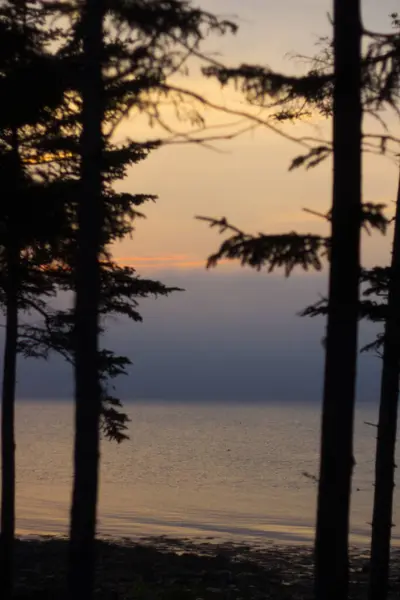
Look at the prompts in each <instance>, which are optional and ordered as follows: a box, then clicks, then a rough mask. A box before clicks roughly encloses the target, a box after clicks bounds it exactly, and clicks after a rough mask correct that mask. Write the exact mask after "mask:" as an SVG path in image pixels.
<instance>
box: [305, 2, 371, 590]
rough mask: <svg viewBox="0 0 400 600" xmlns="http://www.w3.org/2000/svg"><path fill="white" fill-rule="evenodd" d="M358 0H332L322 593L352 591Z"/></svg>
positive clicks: (318, 543)
mask: <svg viewBox="0 0 400 600" xmlns="http://www.w3.org/2000/svg"><path fill="white" fill-rule="evenodd" d="M361 34H362V32H361V17H360V0H351V1H349V0H334V66H335V87H334V99H333V102H334V111H333V113H334V114H333V163H334V166H333V202H332V233H331V235H332V241H331V263H330V275H329V307H328V323H327V336H326V358H325V379H324V395H323V408H322V431H321V457H320V474H319V489H318V509H317V527H316V540H315V593H316V597H317V599H318V600H345V599H347V595H348V534H349V511H350V497H351V477H352V467H353V462H354V459H353V421H354V404H355V383H356V365H357V332H358V300H359V276H360V223H361V128H362V107H361V97H360V96H361V76H360V63H361Z"/></svg>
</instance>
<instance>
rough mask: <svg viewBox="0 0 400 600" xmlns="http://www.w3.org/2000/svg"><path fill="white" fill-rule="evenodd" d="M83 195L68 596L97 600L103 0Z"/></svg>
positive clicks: (88, 99)
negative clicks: (94, 589) (94, 595)
mask: <svg viewBox="0 0 400 600" xmlns="http://www.w3.org/2000/svg"><path fill="white" fill-rule="evenodd" d="M82 11H83V13H82V26H83V27H82V29H83V69H82V84H81V93H82V104H83V106H82V136H81V193H80V199H79V209H78V223H79V228H78V249H77V264H76V300H75V448H74V484H73V497H72V508H71V524H70V551H69V569H68V597H69V598H70V600H79V599H82V600H83V599H84V600H90V599H91V598H92V597H93V584H94V571H95V535H96V510H97V495H98V470H99V429H100V407H101V390H100V384H99V377H98V331H99V322H98V321H99V315H98V307H99V296H100V275H99V268H100V267H99V251H100V238H101V228H102V150H103V140H102V121H103V98H102V97H103V81H102V43H103V2H102V0H86V2H85V3H84V6H83V8H82Z"/></svg>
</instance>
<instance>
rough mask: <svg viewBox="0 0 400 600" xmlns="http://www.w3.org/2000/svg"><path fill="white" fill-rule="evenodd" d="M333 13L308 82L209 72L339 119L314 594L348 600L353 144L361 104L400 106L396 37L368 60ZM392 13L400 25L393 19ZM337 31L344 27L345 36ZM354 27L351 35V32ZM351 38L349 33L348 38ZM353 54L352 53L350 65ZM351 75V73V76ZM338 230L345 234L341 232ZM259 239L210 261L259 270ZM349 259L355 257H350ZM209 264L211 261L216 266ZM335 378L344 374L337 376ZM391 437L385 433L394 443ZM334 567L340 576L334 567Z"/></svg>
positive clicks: (286, 111)
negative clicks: (237, 260) (236, 260)
mask: <svg viewBox="0 0 400 600" xmlns="http://www.w3.org/2000/svg"><path fill="white" fill-rule="evenodd" d="M334 6H335V18H334V31H335V35H334V41H333V44H328V47H327V48H326V49H325V51H324V54H323V56H322V58H321V57H319V58H318V60H317V61H315V66H314V68H313V69H312V70H311V71H310V72H309V73H308V74H307V75H306V76H304V77H285V76H282V75H279V74H277V73H274V72H272V71H271V70H269V69H266V68H262V67H254V66H249V65H242V66H241V67H240V68H238V69H227V68H224V67H221V66H220V65H213V66H212V67H209V68H208V69H206V74H207V75H211V76H217V77H218V78H219V80H220V81H221V82H222V83H223V84H226V83H227V82H229V81H231V80H234V81H235V82H238V81H239V82H241V87H242V89H243V91H244V92H245V94H246V96H247V98H248V100H249V101H250V102H251V103H252V104H255V105H257V106H266V100H267V99H268V98H269V99H272V101H271V102H270V104H269V108H277V107H281V108H279V110H278V112H277V113H276V115H275V116H276V118H277V119H278V120H279V121H285V120H288V119H290V120H292V119H297V118H299V117H302V116H304V115H309V114H310V105H311V109H315V108H317V109H318V110H319V111H320V112H321V113H322V114H324V115H330V114H331V113H332V112H333V115H334V145H333V151H334V200H333V210H332V214H331V220H332V239H331V241H330V244H329V250H330V257H331V260H332V263H331V277H330V299H329V304H328V307H329V308H328V307H327V313H326V314H327V315H328V335H327V340H326V349H327V355H326V371H325V389H324V408H323V413H324V415H323V426H322V445H321V448H322V452H321V477H320V479H319V503H318V519H317V521H318V523H317V535H316V590H317V596H318V597H320V598H329V597H340V598H341V597H343V598H344V597H346V589H347V581H348V570H347V562H348V557H347V550H346V552H345V550H344V548H345V545H346V546H347V537H348V510H349V498H350V480H351V465H352V462H353V459H352V456H351V445H352V428H353V425H352V423H353V407H354V382H355V365H356V358H355V357H356V351H355V348H356V312H355V310H356V309H355V307H356V300H355V298H356V295H357V293H358V292H357V293H356V290H357V288H358V275H357V273H358V272H359V265H358V262H359V258H358V256H359V233H358V234H357V236H356V229H357V227H358V228H359V221H358V225H357V212H358V211H359V207H358V208H357V206H356V204H359V202H360V199H359V198H360V173H361V171H360V158H359V152H358V150H357V145H358V144H361V102H362V106H363V108H364V110H365V111H366V112H368V113H371V114H373V115H374V116H378V117H379V115H378V113H379V110H380V109H381V108H382V106H383V105H384V104H388V105H389V106H391V107H392V108H395V109H396V108H397V104H396V103H397V101H398V91H399V88H398V80H399V60H398V56H399V40H398V36H396V35H392V34H389V35H380V34H374V33H371V32H366V31H364V32H363V33H364V34H365V35H366V36H367V37H369V38H370V40H372V41H371V42H370V44H369V46H368V47H367V51H366V53H365V56H364V58H363V59H362V58H361V55H360V38H361V33H362V30H361V23H360V17H359V7H357V6H356V3H354V5H353V6H352V7H348V8H346V7H345V5H344V3H341V2H338V1H337V2H335V3H334ZM392 16H393V17H394V18H396V16H395V15H392ZM341 27H343V30H342V33H341ZM351 28H353V33H352V34H351V33H350V31H351ZM346 31H347V35H345V32H346ZM347 52H349V55H348V56H347V58H346V56H345V55H346V53H347ZM332 56H333V57H334V60H332ZM346 63H347V64H346ZM352 69H353V76H351V70H352ZM346 82H347V83H346ZM346 86H348V87H347V89H346ZM357 86H358V89H356V88H357ZM351 98H352V100H351ZM346 104H347V108H346V107H345V105H346ZM346 111H347V115H346ZM346 119H349V122H348V124H349V125H350V124H351V125H352V128H351V127H350V129H348V130H346ZM351 131H352V132H353V134H354V137H352V136H350V138H349V139H350V140H351V139H352V140H353V142H352V143H353V147H352V148H351V144H349V145H348V146H347V148H346V144H347V141H346V139H347V136H348V132H351ZM356 134H357V135H356ZM366 138H368V136H365V135H364V143H365V139H366ZM371 139H373V140H374V139H378V140H379V145H380V150H381V151H382V152H383V151H385V150H386V146H387V142H388V141H389V140H391V139H392V137H391V136H390V135H389V134H388V133H386V132H385V133H384V134H383V135H382V136H379V135H376V136H374V135H372V136H371ZM394 141H396V140H394ZM366 147H367V148H368V149H371V144H370V143H369V142H367V143H366ZM351 152H352V153H353V154H352V156H353V161H354V164H353V167H354V168H353V167H351V168H350V171H348V175H349V179H348V180H349V184H347V181H346V168H347V167H348V166H349V165H350V164H351V162H348V163H347V167H346V161H350V154H351ZM330 154H331V147H330V145H329V144H324V145H317V146H315V147H314V148H312V149H311V150H310V151H308V152H307V154H305V155H303V156H299V157H297V158H296V159H295V160H294V161H293V163H292V167H297V166H300V165H304V166H306V167H307V168H309V167H313V166H315V165H317V164H319V163H320V162H321V161H322V160H324V159H325V158H326V157H327V156H329V155H330ZM356 157H357V158H356ZM357 182H358V183H357ZM346 194H347V196H346ZM351 196H352V197H353V202H355V204H353V205H351V203H349V202H348V201H349V198H350V197H351ZM346 203H347V206H346ZM338 207H339V208H338ZM340 207H342V208H341V209H340ZM346 211H349V212H348V216H347V217H345V214H346ZM214 223H215V221H214ZM219 223H220V224H221V222H219ZM340 223H341V224H342V226H343V229H342V231H341V233H340V234H339V229H340ZM260 238H261V239H260ZM263 239H264V241H265V238H264V236H259V237H258V238H253V240H244V241H243V239H239V240H236V242H238V243H237V244H236V248H235V244H232V240H233V238H230V239H229V240H227V242H226V243H225V247H224V244H223V245H222V246H221V249H220V252H219V253H217V254H216V255H214V258H216V259H218V258H220V257H222V256H223V255H224V256H227V255H229V253H230V254H231V255H232V257H234V256H235V251H236V252H238V253H239V255H240V256H241V257H242V258H243V256H245V257H246V251H247V256H251V257H252V258H253V260H254V261H255V264H260V262H261V261H260V256H257V248H258V251H259V252H260V251H261V254H262V256H265V257H266V258H267V259H269V254H268V253H269V251H268V250H267V251H266V253H264V250H265V246H266V244H265V243H264V242H263ZM271 239H272V236H271ZM292 240H293V236H292ZM295 241H296V245H295V246H294V247H293V250H294V252H296V251H297V252H298V245H299V244H298V240H295ZM308 241H309V240H308ZM306 242H307V238H306V237H305V238H304V246H303V247H302V249H303V250H306V251H307V250H309V249H310V254H309V255H308V257H309V258H310V259H312V260H311V262H312V264H314V266H315V265H316V264H318V263H316V262H315V256H314V257H313V252H315V249H316V246H318V241H317V242H316V241H315V240H314V242H313V247H312V248H309V247H307V245H306ZM263 245H264V248H263ZM246 246H247V248H246ZM267 246H268V243H267ZM296 246H297V247H296ZM335 248H336V250H335ZM318 249H319V248H318V247H317V250H318ZM300 255H301V253H300ZM346 256H347V257H351V260H347V258H346ZM291 260H292V261H294V260H296V259H294V258H292V259H291ZM212 261H213V257H211V263H212ZM250 264H251V263H250ZM357 265H358V266H357ZM318 267H319V265H318ZM347 294H348V295H347ZM346 295H347V296H346ZM346 297H347V300H345V298H346ZM346 305H349V306H350V310H349V312H348V315H347V317H346V316H345V314H344V312H345V306H346ZM350 324H351V325H350ZM342 334H343V336H344V337H343V340H342V343H343V347H345V348H346V351H345V352H344V353H343V354H342V356H340V344H341V343H340V342H339V338H340V336H341V335H342ZM342 361H343V362H342ZM342 367H343V369H342ZM339 372H340V373H341V376H338V374H339ZM335 373H336V375H335ZM339 382H340V383H339ZM339 388H340V389H339ZM342 411H343V412H342ZM343 435H344V438H343ZM390 436H391V432H390V431H389V432H388V438H389V439H390ZM343 439H345V443H343ZM346 511H347V517H346V516H345V513H346ZM385 520H387V519H385ZM332 563H334V564H335V569H336V568H337V569H338V571H336V570H335V569H333V568H332Z"/></svg>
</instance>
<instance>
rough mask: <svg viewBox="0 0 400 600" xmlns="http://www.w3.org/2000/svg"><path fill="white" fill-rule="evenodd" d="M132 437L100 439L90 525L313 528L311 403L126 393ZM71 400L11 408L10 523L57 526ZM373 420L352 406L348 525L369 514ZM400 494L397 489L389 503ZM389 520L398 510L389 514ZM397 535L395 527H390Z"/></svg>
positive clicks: (143, 531) (306, 534) (197, 529)
mask: <svg viewBox="0 0 400 600" xmlns="http://www.w3.org/2000/svg"><path fill="white" fill-rule="evenodd" d="M127 407H128V412H129V415H130V418H131V423H130V431H129V433H130V440H129V441H127V442H125V443H123V444H122V445H120V446H117V445H116V444H113V443H110V442H103V444H102V471H101V491H100V508H99V532H100V533H101V534H110V535H116V536H130V535H148V534H157V535H159V534H168V535H174V536H196V537H198V536H210V537H211V536H212V537H217V538H218V537H231V536H234V537H235V538H238V539H250V538H252V539H254V538H256V537H257V538H262V539H265V540H267V539H272V540H275V541H283V542H286V541H290V542H293V541H307V540H310V539H311V537H312V534H313V522H314V514H315V493H316V487H315V483H314V481H313V479H312V478H311V477H309V476H306V475H305V474H309V475H311V476H312V475H315V474H316V472H317V451H318V438H319V431H318V430H319V413H318V409H317V408H316V407H315V406H312V405H291V406H289V405H271V404H259V405H257V404H250V405H248V404H245V403H243V404H242V405H240V404H229V403H204V404H201V403H196V404H193V403H188V404H182V403H181V404H178V403H154V402H151V403H145V402H142V403H132V404H128V405H127ZM72 416H73V415H72V403H69V402H60V401H57V402H33V401H31V402H21V403H19V405H18V410H17V435H18V437H17V480H18V481H17V510H18V519H17V526H18V531H19V533H21V534H27V533H29V534H30V533H65V532H66V531H67V523H68V503H69V499H70V494H71V458H72ZM374 420H376V415H375V411H374V410H373V409H372V408H371V407H366V408H362V409H360V410H359V411H358V414H357V441H356V453H355V454H356V461H357V465H356V468H355V477H354V493H353V513H352V530H353V536H354V538H353V539H354V541H355V542H365V541H366V540H367V536H368V533H369V525H368V522H369V521H370V520H371V515H370V513H371V500H372V480H373V454H374V444H375V441H374V435H375V430H374V429H373V428H371V427H370V426H368V425H366V424H365V423H364V421H374ZM398 502H399V496H398V495H396V501H395V505H396V507H397V505H398ZM395 522H396V519H395ZM394 534H395V535H398V534H396V529H395V530H394Z"/></svg>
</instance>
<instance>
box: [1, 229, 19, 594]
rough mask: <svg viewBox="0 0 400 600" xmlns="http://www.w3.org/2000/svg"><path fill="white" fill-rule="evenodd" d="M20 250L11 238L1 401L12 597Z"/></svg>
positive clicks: (5, 565) (6, 578) (7, 586)
mask: <svg viewBox="0 0 400 600" xmlns="http://www.w3.org/2000/svg"><path fill="white" fill-rule="evenodd" d="M18 263H19V250H18V246H17V244H16V240H15V239H14V240H13V239H11V240H10V241H9V243H8V244H7V248H6V269H7V274H6V313H7V314H6V333H5V344H4V362H3V387H2V402H1V465H2V469H1V535H0V569H1V570H0V589H1V597H2V598H3V599H4V600H10V598H12V593H13V582H14V536H15V386H16V369H17V339H18Z"/></svg>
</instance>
